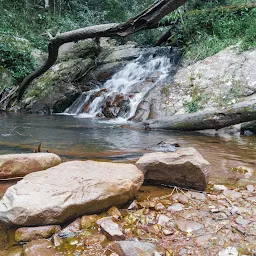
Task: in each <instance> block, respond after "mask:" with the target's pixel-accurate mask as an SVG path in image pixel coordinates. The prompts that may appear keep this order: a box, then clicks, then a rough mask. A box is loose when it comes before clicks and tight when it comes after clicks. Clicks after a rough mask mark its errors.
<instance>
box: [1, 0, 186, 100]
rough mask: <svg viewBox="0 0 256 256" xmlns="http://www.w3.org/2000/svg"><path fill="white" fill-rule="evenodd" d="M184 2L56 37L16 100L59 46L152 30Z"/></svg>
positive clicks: (166, 2) (160, 4) (171, 1)
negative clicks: (89, 39)
mask: <svg viewBox="0 0 256 256" xmlns="http://www.w3.org/2000/svg"><path fill="white" fill-rule="evenodd" d="M185 1H186V0H158V1H156V2H155V3H154V4H153V5H152V6H150V7H149V8H148V9H146V10H144V11H143V12H141V13H140V14H139V15H137V16H136V17H134V18H132V19H129V20H128V21H126V22H124V23H121V24H119V23H110V24H103V25H96V26H91V27H86V28H81V29H77V30H73V31H70V32H65V33H62V34H59V35H57V36H56V37H54V38H53V39H52V40H51V41H50V43H49V45H48V59H47V61H46V62H45V63H44V64H43V65H42V66H41V67H40V68H38V69H37V70H36V71H34V72H33V73H32V74H30V75H29V76H27V77H26V78H25V79H24V80H23V82H22V83H21V84H20V86H19V87H18V88H17V98H18V99H21V97H22V95H23V93H24V92H25V90H26V89H27V87H28V85H29V83H31V82H32V81H33V80H34V79H35V78H37V77H39V76H40V75H42V74H44V73H45V72H46V71H47V70H48V69H49V68H50V67H51V66H53V64H54V63H55V62H56V60H57V57H58V50H59V48H60V46H61V45H63V44H65V43H69V42H77V41H79V40H84V39H87V38H97V37H109V36H110V37H111V36H120V37H126V36H128V35H130V34H133V33H136V32H138V31H141V30H144V29H148V28H153V27H154V25H156V24H157V23H158V22H159V21H160V20H161V19H162V18H163V17H164V16H166V15H167V14H168V13H170V12H172V11H174V10H175V9H177V8H178V7H179V6H181V5H183V4H184V3H185ZM0 104H1V102H0Z"/></svg>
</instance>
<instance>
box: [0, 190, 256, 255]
mask: <svg viewBox="0 0 256 256" xmlns="http://www.w3.org/2000/svg"><path fill="white" fill-rule="evenodd" d="M219 188H221V189H219ZM131 206H132V207H129V206H127V207H126V208H124V209H117V208H115V207H112V208H111V209H110V210H109V211H108V212H104V213H102V214H99V215H90V216H83V217H82V218H81V219H77V220H76V221H75V223H73V224H72V225H73V226H75V227H76V228H74V229H72V232H71V233H70V236H69V234H68V233H67V236H66V237H65V236H61V234H62V233H63V230H62V231H61V232H59V233H57V234H56V235H54V236H53V238H52V239H51V241H52V244H51V243H50V245H51V246H53V248H54V250H55V251H56V254H55V255H56V256H62V255H67V254H70V255H112V256H114V255H127V256H128V255H130V254H129V253H128V254H127V251H129V248H133V249H134V250H137V249H138V250H140V251H142V252H143V253H144V254H145V255H165V256H170V255H219V256H224V255H229V254H227V253H228V252H232V253H233V254H231V255H254V253H256V242H255V237H256V192H255V186H253V185H250V186H247V187H241V188H236V189H229V188H227V187H225V189H224V187H223V186H216V185H215V186H211V187H209V186H208V189H207V192H205V193H198V192H194V191H185V190H181V189H179V188H176V187H175V188H174V189H173V192H172V194H169V195H165V196H162V197H154V198H148V199H146V200H143V201H140V202H136V201H134V202H133V203H132V204H131ZM128 209H130V210H128ZM106 217H107V218H106ZM78 222H79V223H78ZM103 224H104V225H103ZM77 227H78V228H77ZM79 227H80V229H79ZM113 227H114V229H113ZM70 228H71V226H70V225H69V229H70ZM66 229H67V228H66ZM64 230H65V229H64ZM111 232H113V233H112V237H111V234H110V233H111ZM117 233H118V236H116V234H117ZM105 235H107V236H105ZM119 235H120V236H119ZM111 240H124V242H121V243H120V242H117V243H116V242H114V241H111ZM38 241H39V242H40V243H41V240H38ZM125 241H129V243H125ZM36 243H37V241H33V243H31V242H30V243H28V244H27V245H25V246H24V249H26V250H27V251H29V250H30V249H29V247H30V244H31V245H33V248H32V249H33V250H35V244H36ZM54 244H55V246H54ZM16 245H17V244H16ZM39 247H40V246H39ZM11 248H12V247H11ZM11 248H10V249H11ZM120 248H121V249H120ZM136 248H137V249H136ZM148 248H154V249H152V250H151V252H149V251H148ZM44 250H46V249H44ZM120 250H121V254H120ZM130 250H131V249H130ZM143 250H145V251H143ZM51 251H53V249H51ZM6 252H7V251H6ZM34 253H35V252H34ZM234 253H235V254H234ZM144 254H143V255H144ZM0 255H1V256H2V254H0ZM3 255H4V254H3ZM7 255H8V254H7Z"/></svg>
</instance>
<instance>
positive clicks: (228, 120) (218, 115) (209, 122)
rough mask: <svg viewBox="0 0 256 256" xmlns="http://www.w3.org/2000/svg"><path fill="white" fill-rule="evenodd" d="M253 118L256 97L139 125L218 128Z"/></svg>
mask: <svg viewBox="0 0 256 256" xmlns="http://www.w3.org/2000/svg"><path fill="white" fill-rule="evenodd" d="M253 120H256V99H253V100H251V101H244V102H240V103H237V104H234V105H233V106H230V107H228V108H225V109H214V110H208V111H202V112H197V113H193V114H184V115H176V116H175V115H174V116H171V117H168V118H163V119H154V120H147V121H146V122H144V123H142V124H141V126H142V127H143V128H144V129H145V130H153V129H164V130H180V131H197V130H205V129H216V130H218V129H221V128H224V127H227V126H230V125H235V124H239V123H244V122H248V121H253Z"/></svg>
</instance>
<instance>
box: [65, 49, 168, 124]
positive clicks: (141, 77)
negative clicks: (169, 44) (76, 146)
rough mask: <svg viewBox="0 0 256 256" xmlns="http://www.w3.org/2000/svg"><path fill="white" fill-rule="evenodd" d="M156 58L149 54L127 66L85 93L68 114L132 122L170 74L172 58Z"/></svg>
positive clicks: (165, 56)
mask: <svg viewBox="0 0 256 256" xmlns="http://www.w3.org/2000/svg"><path fill="white" fill-rule="evenodd" d="M155 55H156V54H149V53H147V54H145V55H142V56H140V57H139V58H137V59H136V60H135V61H132V62H130V63H128V64H126V65H125V66H124V67H123V68H122V69H121V70H119V71H118V72H117V73H116V74H114V75H113V76H112V78H111V79H109V80H108V81H106V82H105V83H104V84H103V85H102V86H101V87H98V88H97V89H94V90H91V91H88V92H84V93H82V94H81V95H80V96H79V97H78V99H77V100H76V101H75V102H74V103H73V104H72V105H71V106H70V107H69V108H67V109H66V110H65V113H67V114H73V115H77V116H78V117H81V118H86V117H107V118H117V117H122V118H124V119H126V120H129V119H130V118H132V117H133V116H134V114H135V112H136V109H137V107H138V105H139V103H140V102H141V101H142V100H143V98H144V97H145V96H146V95H147V93H148V92H149V91H150V90H151V89H153V88H154V87H155V86H156V84H158V83H159V82H161V81H163V80H164V79H165V78H166V77H167V76H168V75H169V74H170V70H171V66H172V65H171V63H170V56H168V55H162V56H155Z"/></svg>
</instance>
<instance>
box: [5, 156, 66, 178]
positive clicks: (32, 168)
mask: <svg viewBox="0 0 256 256" xmlns="http://www.w3.org/2000/svg"><path fill="white" fill-rule="evenodd" d="M60 163H61V159H60V157H59V156H57V155H55V154H52V153H30V154H7V155H0V179H6V178H12V177H23V176H25V175H27V174H29V173H31V172H38V171H42V170H45V169H47V168H50V167H53V166H56V165H58V164H60Z"/></svg>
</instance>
